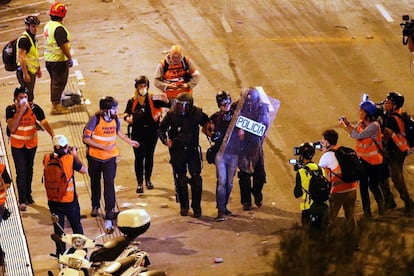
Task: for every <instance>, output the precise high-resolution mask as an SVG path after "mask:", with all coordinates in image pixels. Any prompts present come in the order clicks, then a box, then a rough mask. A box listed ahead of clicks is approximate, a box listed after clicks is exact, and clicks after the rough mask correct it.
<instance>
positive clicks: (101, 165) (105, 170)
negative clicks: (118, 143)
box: [87, 155, 116, 219]
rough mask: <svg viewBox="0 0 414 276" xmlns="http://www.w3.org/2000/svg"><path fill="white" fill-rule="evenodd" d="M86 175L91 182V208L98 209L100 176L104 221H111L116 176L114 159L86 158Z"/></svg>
mask: <svg viewBox="0 0 414 276" xmlns="http://www.w3.org/2000/svg"><path fill="white" fill-rule="evenodd" d="M87 159H88V166H89V168H88V173H89V177H90V180H91V193H92V208H100V206H101V204H100V200H101V176H103V182H104V199H105V212H106V215H105V217H106V219H113V217H112V216H113V211H114V209H115V202H116V199H115V187H114V185H115V183H114V181H115V175H116V157H113V158H111V159H108V160H105V161H102V160H98V159H95V158H92V157H90V156H89V155H88V156H87Z"/></svg>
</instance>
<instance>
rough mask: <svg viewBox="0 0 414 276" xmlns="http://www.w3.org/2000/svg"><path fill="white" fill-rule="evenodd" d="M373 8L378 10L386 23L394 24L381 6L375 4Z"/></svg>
mask: <svg viewBox="0 0 414 276" xmlns="http://www.w3.org/2000/svg"><path fill="white" fill-rule="evenodd" d="M375 7H377V9H378V10H379V12H380V13H381V14H382V16H383V17H384V18H385V20H387V22H394V19H392V17H391V15H390V14H389V13H388V12H387V10H386V9H385V8H384V7H383V6H382V5H381V4H375Z"/></svg>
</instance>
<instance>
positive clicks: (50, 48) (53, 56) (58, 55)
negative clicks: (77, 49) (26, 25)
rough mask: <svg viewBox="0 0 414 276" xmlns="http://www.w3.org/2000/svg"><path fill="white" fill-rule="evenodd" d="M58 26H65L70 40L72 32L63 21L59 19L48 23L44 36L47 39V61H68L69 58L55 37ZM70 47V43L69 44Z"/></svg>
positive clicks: (45, 55) (45, 54)
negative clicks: (70, 32)
mask: <svg viewBox="0 0 414 276" xmlns="http://www.w3.org/2000/svg"><path fill="white" fill-rule="evenodd" d="M57 27H63V28H64V29H65V31H66V33H67V35H68V36H67V38H68V41H70V34H69V31H68V30H67V29H66V27H65V26H63V24H62V23H61V22H58V21H49V22H47V23H46V25H45V27H44V32H43V36H44V39H45V53H44V57H45V61H51V62H58V61H66V60H68V58H67V57H66V55H65V54H64V53H63V51H62V49H61V48H60V47H59V46H58V45H57V41H56V38H55V30H56V28H57ZM69 47H70V45H69Z"/></svg>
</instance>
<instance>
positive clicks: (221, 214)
mask: <svg viewBox="0 0 414 276" xmlns="http://www.w3.org/2000/svg"><path fill="white" fill-rule="evenodd" d="M225 220H226V216H225V212H221V211H218V214H217V218H216V221H218V222H220V221H225Z"/></svg>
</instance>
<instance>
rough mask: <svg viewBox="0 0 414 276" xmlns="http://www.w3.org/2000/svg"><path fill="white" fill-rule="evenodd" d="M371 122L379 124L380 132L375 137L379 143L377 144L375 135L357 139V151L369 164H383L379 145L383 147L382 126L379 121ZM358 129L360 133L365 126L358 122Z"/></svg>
mask: <svg viewBox="0 0 414 276" xmlns="http://www.w3.org/2000/svg"><path fill="white" fill-rule="evenodd" d="M371 124H375V126H377V128H378V134H377V136H376V137H375V141H376V142H377V144H375V142H374V138H373V137H368V138H365V139H357V140H356V144H355V151H356V153H357V154H358V156H359V157H360V158H362V159H364V160H365V161H366V162H368V163H369V164H371V165H379V164H382V160H383V157H382V154H381V153H379V152H378V151H379V149H378V146H380V147H381V143H382V142H381V140H382V139H381V128H380V125H379V123H378V122H377V121H375V122H371ZM356 130H357V132H359V133H360V132H362V131H363V128H362V127H361V124H360V123H358V126H357V128H356Z"/></svg>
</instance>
